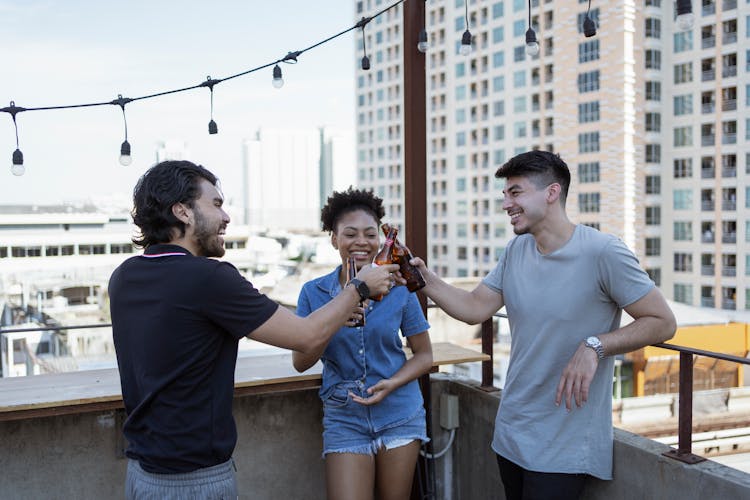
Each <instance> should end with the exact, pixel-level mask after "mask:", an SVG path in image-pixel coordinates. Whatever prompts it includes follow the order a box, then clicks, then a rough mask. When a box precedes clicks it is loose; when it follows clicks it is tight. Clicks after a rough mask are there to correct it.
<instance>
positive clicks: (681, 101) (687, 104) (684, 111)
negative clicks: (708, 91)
mask: <svg viewBox="0 0 750 500" xmlns="http://www.w3.org/2000/svg"><path fill="white" fill-rule="evenodd" d="M692 113H693V94H685V95H676V96H674V114H675V116H680V115H690V114H692Z"/></svg>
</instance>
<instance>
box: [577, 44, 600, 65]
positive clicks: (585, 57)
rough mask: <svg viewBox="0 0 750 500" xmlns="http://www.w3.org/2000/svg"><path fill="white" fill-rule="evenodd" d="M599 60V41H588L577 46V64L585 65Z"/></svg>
mask: <svg viewBox="0 0 750 500" xmlns="http://www.w3.org/2000/svg"><path fill="white" fill-rule="evenodd" d="M597 59H599V40H598V39H595V40H589V41H586V42H582V43H579V44H578V62H579V63H585V62H589V61H596V60H597Z"/></svg>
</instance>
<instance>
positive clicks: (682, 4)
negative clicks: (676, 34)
mask: <svg viewBox="0 0 750 500" xmlns="http://www.w3.org/2000/svg"><path fill="white" fill-rule="evenodd" d="M676 21H677V26H678V27H679V28H680V29H681V30H682V31H687V30H689V29H692V27H693V24H694V23H695V16H694V15H693V2H692V1H691V0H677V19H676Z"/></svg>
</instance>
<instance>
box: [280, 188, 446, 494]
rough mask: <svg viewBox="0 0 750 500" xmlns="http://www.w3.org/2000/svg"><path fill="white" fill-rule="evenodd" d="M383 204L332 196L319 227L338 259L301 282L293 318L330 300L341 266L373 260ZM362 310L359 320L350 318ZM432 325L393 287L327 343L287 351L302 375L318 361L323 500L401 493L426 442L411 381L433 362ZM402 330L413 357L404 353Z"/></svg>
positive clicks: (364, 195)
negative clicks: (320, 369)
mask: <svg viewBox="0 0 750 500" xmlns="http://www.w3.org/2000/svg"><path fill="white" fill-rule="evenodd" d="M384 215H385V211H384V209H383V200H382V199H380V198H378V197H376V196H375V195H374V194H373V193H372V191H364V190H356V189H353V188H351V187H350V188H349V189H348V190H347V191H344V192H334V193H333V194H332V195H331V196H330V197H329V198H328V203H327V204H326V206H325V207H323V210H322V213H321V221H322V222H323V230H324V231H329V232H330V234H331V244H332V245H333V248H335V249H337V250H338V251H339V254H340V255H341V262H342V264H341V265H340V266H338V267H336V269H334V270H333V272H332V273H330V274H327V275H325V276H321V277H319V278H316V279H313V280H311V281H308V282H307V283H305V285H304V286H303V287H302V290H301V292H300V296H299V300H298V301H297V314H299V315H300V316H307V315H308V314H310V313H311V312H312V311H314V310H315V309H317V308H319V307H321V306H323V305H324V304H326V303H327V302H329V301H330V300H332V299H333V297H335V296H336V295H337V294H338V293H339V292H340V291H341V289H342V287H344V286H345V284H346V282H347V274H346V262H347V259H348V258H349V256H352V257H354V258H355V261H356V266H357V269H360V268H361V267H362V266H367V265H370V264H371V263H372V260H373V258H374V257H375V255H376V254H377V252H378V248H379V245H380V231H379V230H378V229H379V227H380V220H381V218H382V217H383V216H384ZM363 314H364V316H365V326H363V327H355V326H353V325H354V321H355V320H356V319H359V318H361V317H362V315H363ZM428 328H429V325H428V324H427V320H426V319H425V317H424V314H423V312H422V309H421V307H420V305H419V301H417V298H416V296H415V295H414V294H412V293H410V292H409V291H408V290H407V289H406V287H404V286H397V287H395V288H393V289H392V290H391V292H390V293H388V294H387V295H386V296H385V297H384V298H383V300H382V301H381V302H374V301H372V300H367V301H365V302H364V304H363V308H358V309H357V310H355V311H352V319H351V320H350V321H349V323H347V326H344V327H343V328H341V330H339V331H338V332H337V333H336V334H335V335H334V336H333V337H332V338H331V340H330V342H329V343H328V345H327V346H322V347H321V350H320V351H319V352H316V353H311V354H302V353H299V352H294V353H293V360H294V367H295V368H296V369H297V370H298V371H300V372H302V371H304V370H307V369H308V368H310V367H311V366H313V365H314V364H315V363H316V362H317V361H318V360H319V359H320V360H321V361H322V362H323V383H322V386H321V388H320V398H321V399H322V400H323V456H324V457H325V461H326V486H327V490H328V498H329V499H332V500H333V499H346V500H352V499H368V500H369V499H372V498H373V492H376V493H377V497H378V498H380V499H406V498H409V494H410V491H411V483H412V478H413V476H414V468H415V465H416V462H417V456H418V455H419V449H420V446H421V443H422V442H426V441H427V439H428V438H427V434H426V429H425V424H426V422H425V410H424V406H423V401H422V394H421V392H420V390H419V384H418V382H417V380H416V379H417V378H418V377H419V376H420V375H423V374H425V373H427V372H428V371H429V370H430V367H431V366H432V347H431V345H430V337H429V334H428V333H427V329H428ZM399 331H401V335H403V336H404V337H406V340H407V342H408V344H409V347H410V348H411V350H412V352H413V353H414V356H413V357H411V358H410V359H409V360H407V359H406V356H405V355H404V351H403V347H402V346H403V344H402V340H401V337H400V336H399Z"/></svg>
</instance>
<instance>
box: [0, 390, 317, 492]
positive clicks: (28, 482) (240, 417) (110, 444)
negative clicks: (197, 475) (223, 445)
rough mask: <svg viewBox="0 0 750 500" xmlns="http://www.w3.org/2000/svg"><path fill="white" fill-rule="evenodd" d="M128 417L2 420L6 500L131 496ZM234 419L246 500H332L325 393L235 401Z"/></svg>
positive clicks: (1, 486)
mask: <svg viewBox="0 0 750 500" xmlns="http://www.w3.org/2000/svg"><path fill="white" fill-rule="evenodd" d="M123 414H124V412H123V411H118V412H103V413H84V414H80V415H63V416H59V417H44V418H34V419H29V420H18V421H10V422H0V440H1V441H0V500H6V499H7V500H17V499H19V498H34V499H50V498H66V499H67V498H76V499H99V498H107V499H117V498H123V496H124V495H123V489H124V481H125V467H126V460H125V459H124V458H123V457H122V455H121V452H120V450H121V447H122V444H123V441H122V439H121V437H120V436H121V432H120V428H121V422H122V417H123ZM234 416H235V420H236V422H237V432H238V442H237V448H236V449H235V453H234V460H235V463H236V466H237V481H238V486H239V490H240V493H241V497H244V498H249V497H252V498H253V499H258V500H265V499H267V500H278V499H282V498H283V499H287V500H295V499H303V498H304V499H311V500H314V499H318V498H320V499H322V498H325V476H324V468H323V465H324V463H323V460H322V459H321V458H320V451H321V449H322V438H321V433H322V426H321V420H322V407H321V404H320V400H319V399H318V395H317V391H315V390H307V391H298V392H289V393H280V394H269V395H259V396H246V397H239V398H235V401H234ZM118 448H120V449H118Z"/></svg>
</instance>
